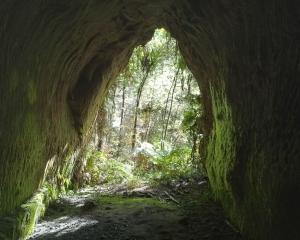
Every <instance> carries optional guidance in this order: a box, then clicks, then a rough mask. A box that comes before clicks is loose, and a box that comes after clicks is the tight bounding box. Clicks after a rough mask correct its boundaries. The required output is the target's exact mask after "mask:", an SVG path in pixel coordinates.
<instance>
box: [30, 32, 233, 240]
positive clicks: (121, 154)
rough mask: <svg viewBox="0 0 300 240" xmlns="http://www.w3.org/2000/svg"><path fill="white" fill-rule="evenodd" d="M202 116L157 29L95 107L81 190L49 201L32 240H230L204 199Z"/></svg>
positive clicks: (177, 58) (179, 63)
mask: <svg viewBox="0 0 300 240" xmlns="http://www.w3.org/2000/svg"><path fill="white" fill-rule="evenodd" d="M202 115H203V108H202V105H201V93H200V91H199V87H198V85H197V82H196V81H195V79H194V77H193V75H192V73H191V72H190V71H189V69H188V68H187V66H186V64H185V62H184V60H183V57H182V56H181V54H180V52H179V49H178V45H177V42H176V41H175V40H174V39H173V38H171V36H170V34H169V33H168V32H166V31H165V30H164V29H158V30H156V31H155V33H154V36H153V38H152V40H151V41H150V42H148V43H147V44H146V45H145V46H139V47H137V48H136V49H135V50H134V51H133V54H132V57H131V59H130V61H129V63H128V65H127V67H126V68H125V70H124V71H123V72H122V73H121V74H120V75H119V77H118V79H117V81H115V83H114V85H113V86H112V87H111V89H110V91H109V93H108V95H107V98H106V102H105V104H104V105H103V106H102V107H101V108H100V109H99V112H98V117H97V119H96V122H95V125H94V128H93V133H94V134H93V136H94V137H93V140H92V141H91V143H90V144H89V146H88V147H87V150H86V153H85V157H84V161H82V162H81V163H82V164H83V165H82V166H80V168H81V169H82V171H80V175H81V176H79V177H77V179H81V182H80V183H79V191H78V192H77V193H75V194H71V195H66V196H63V197H62V198H59V199H58V200H57V201H55V202H53V203H51V204H50V206H49V209H48V211H47V212H46V220H44V221H42V222H40V223H39V224H38V225H37V228H36V230H35V233H34V234H33V236H32V237H31V239H110V240H113V239H132V240H133V239H151V240H152V239H158V240H159V239H202V238H203V239H233V237H235V239H238V238H236V237H237V233H236V232H234V231H233V230H232V228H231V226H230V225H229V224H228V223H227V222H226V221H225V219H224V217H223V216H222V213H221V209H220V208H219V207H218V206H217V205H216V204H215V203H214V202H213V200H212V198H211V196H210V191H209V188H208V184H207V182H206V178H205V174H204V170H203V166H202V162H201V159H202V156H201V152H200V150H199V149H200V145H201V141H202V139H203V135H202V133H201V118H202ZM200 213H201V214H200ZM208 222H210V224H208ZM216 229H217V231H216Z"/></svg>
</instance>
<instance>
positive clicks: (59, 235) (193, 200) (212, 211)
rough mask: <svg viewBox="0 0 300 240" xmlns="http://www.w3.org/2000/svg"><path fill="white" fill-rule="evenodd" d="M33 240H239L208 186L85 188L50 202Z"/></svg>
mask: <svg viewBox="0 0 300 240" xmlns="http://www.w3.org/2000/svg"><path fill="white" fill-rule="evenodd" d="M30 239H31V240H33V239H36V240H38V239H46V240H47V239H76V240H83V239H99V240H198V239H203V240H209V239H213V240H221V239H222V240H227V239H228V240H229V239H230V240H240V239H242V238H241V236H240V234H239V233H238V232H237V231H236V230H235V229H234V227H233V226H232V225H231V224H230V223H229V221H228V220H227V219H226V218H225V217H224V215H223V213H222V210H221V208H220V206H218V204H216V203H215V202H214V201H213V200H212V199H211V198H210V192H209V189H208V187H207V186H203V185H202V184H201V186H200V185H198V186H196V187H191V188H189V189H188V190H187V189H186V188H185V189H184V190H179V189H176V191H174V189H173V190H170V189H168V188H163V189H162V188H160V189H149V188H148V187H143V188H140V189H135V190H132V191H127V190H122V189H121V190H120V189H118V190H117V191H116V190H115V189H114V190H113V191H112V190H111V189H104V188H99V187H98V188H87V189H83V190H81V191H80V192H78V193H76V194H73V195H70V196H65V197H62V198H60V199H58V200H57V201H55V202H53V203H51V204H50V206H49V208H48V210H47V212H46V214H45V216H44V218H43V219H42V220H41V221H40V222H39V223H38V224H37V226H36V229H35V231H34V233H33V235H32V236H31V238H30Z"/></svg>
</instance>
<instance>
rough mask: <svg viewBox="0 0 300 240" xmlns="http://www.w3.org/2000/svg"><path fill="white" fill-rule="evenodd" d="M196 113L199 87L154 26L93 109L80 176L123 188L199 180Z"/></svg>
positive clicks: (175, 49) (198, 111) (166, 37)
mask: <svg viewBox="0 0 300 240" xmlns="http://www.w3.org/2000/svg"><path fill="white" fill-rule="evenodd" d="M202 115H203V109H202V106H201V94H200V91H199V87H198V85H197V82H196V80H195V79H194V77H193V75H192V73H191V72H190V71H189V69H188V68H187V66H186V64H185V62H184V60H183V57H182V56H181V54H180V52H179V49H178V45H177V42H176V40H175V39H173V38H172V37H171V36H170V34H169V33H168V32H167V31H166V30H164V29H157V30H156V31H155V33H154V35H153V38H152V39H151V40H150V41H149V42H148V43H147V44H146V45H144V46H138V47H137V48H135V50H134V51H133V54H132V57H131V59H130V60H129V63H128V65H127V67H126V68H125V69H124V71H123V72H122V73H121V74H120V75H119V77H118V78H117V81H115V83H114V85H113V86H112V87H111V89H110V91H109V94H108V96H107V98H106V101H105V104H104V106H102V107H101V109H100V110H99V113H98V119H97V121H96V126H95V130H94V132H95V140H94V142H93V143H92V144H91V145H90V147H89V150H88V151H89V152H88V157H87V163H86V167H85V170H86V172H85V173H86V175H87V178H86V180H87V181H89V183H90V184H92V185H98V184H101V185H103V184H123V185H125V186H127V187H128V188H129V189H132V188H134V187H141V186H142V185H144V184H145V183H147V184H148V185H153V184H154V185H169V186H170V185H178V184H179V185H180V182H181V183H182V184H188V182H189V181H196V179H197V181H198V180H200V178H202V176H203V171H202V165H201V153H199V145H200V142H201V139H202V136H203V135H202V134H201V117H202ZM97 169H98V170H97ZM199 176H200V177H199Z"/></svg>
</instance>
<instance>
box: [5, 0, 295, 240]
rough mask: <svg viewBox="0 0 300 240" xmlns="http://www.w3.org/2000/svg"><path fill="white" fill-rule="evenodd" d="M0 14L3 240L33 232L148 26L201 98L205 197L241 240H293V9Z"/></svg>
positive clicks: (70, 7)
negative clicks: (163, 34)
mask: <svg viewBox="0 0 300 240" xmlns="http://www.w3.org/2000/svg"><path fill="white" fill-rule="evenodd" d="M0 13H1V15H0V16H1V17H0V19H1V21H0V26H1V30H0V31H1V39H0V43H1V50H2V51H1V53H2V54H1V56H0V62H1V67H0V74H1V75H0V76H1V80H0V81H1V90H0V99H1V102H0V103H1V104H0V106H1V110H0V111H1V114H0V126H1V127H0V136H1V138H0V149H1V151H0V156H1V159H0V162H1V165H0V166H1V167H0V216H1V218H0V238H1V239H19V238H20V236H19V235H20V234H21V233H20V232H21V230H20V229H21V228H22V226H24V224H25V225H26V224H28V225H32V224H33V221H35V220H32V219H34V218H35V216H36V215H38V212H39V211H41V209H40V208H41V207H40V205H39V204H38V205H37V206H35V207H31V206H30V202H32V201H37V202H39V201H42V199H43V196H42V195H43V192H41V190H40V188H41V186H42V184H43V182H44V180H45V179H51V178H53V179H54V178H55V179H56V183H57V184H58V185H63V184H64V183H62V181H63V179H62V178H61V177H60V176H61V175H63V174H68V173H69V172H70V171H72V169H70V166H72V163H74V162H76V161H80V149H81V148H82V147H83V146H84V145H85V143H86V142H87V141H88V140H89V137H90V130H91V126H92V123H93V121H94V120H95V116H96V109H97V108H98V106H99V105H101V104H102V103H103V101H104V97H103V96H104V95H105V93H106V92H107V91H108V89H109V87H110V85H111V84H112V82H113V81H114V79H115V78H116V76H117V75H118V74H119V73H120V71H121V70H122V69H123V68H124V67H125V66H126V64H127V63H128V60H129V58H130V56H131V53H132V51H133V49H134V47H135V46H137V45H139V44H143V43H146V42H147V41H148V40H149V39H150V38H151V37H152V35H153V32H154V30H155V29H156V28H158V27H164V28H165V29H167V30H168V31H169V32H170V33H171V34H172V36H173V37H174V38H176V39H177V41H178V43H179V48H180V51H181V53H182V55H183V56H184V58H185V60H186V62H187V64H188V66H189V68H190V70H191V71H192V73H193V75H194V76H195V77H196V79H197V81H198V83H199V86H200V90H201V92H202V94H203V102H204V107H205V119H204V120H205V127H204V133H205V144H204V146H203V148H205V166H206V169H207V174H208V178H209V182H210V185H211V188H212V190H213V194H214V197H215V199H216V200H217V201H219V202H220V203H221V204H222V206H223V208H224V211H225V212H226V214H227V216H228V217H229V218H230V219H231V221H232V222H233V223H234V224H235V225H236V226H237V228H238V229H239V230H240V231H241V232H242V234H243V236H245V237H246V239H291V240H292V239H298V238H299V236H300V233H299V217H300V212H299V209H300V208H299V206H298V204H299V202H300V194H299V192H300V168H299V166H300V164H299V161H298V160H299V156H300V148H299V146H300V143H299V139H300V138H299V137H300V125H299V122H300V111H299V108H298V105H299V102H300V87H299V86H300V84H299V80H297V79H298V75H299V74H300V44H299V43H300V41H299V40H300V38H299V36H300V32H299V27H298V26H299V24H300V7H299V4H297V1H294V0H290V1H286V2H283V1H274V0H266V1H259V0H253V1H250V0H246V1H233V0H221V1H216V0H212V1H207V0H201V1H200V0H199V1H196V0H187V1H179V0H173V1H172V0H161V1H157V0H155V1H146V0H129V1H123V0H113V1H98V0H91V1H79V0H74V1H58V0H51V1H50V0H45V1H30V2H28V1H27V2H24V1H20V0H13V1H3V2H1V3H0ZM60 188H61V187H60ZM33 199H34V200H33ZM21 206H23V207H21ZM24 206H25V207H24ZM12 213H14V216H15V218H13V217H11V214H12ZM7 216H10V217H7ZM24 234H25V235H26V233H24ZM21 235H22V234H21Z"/></svg>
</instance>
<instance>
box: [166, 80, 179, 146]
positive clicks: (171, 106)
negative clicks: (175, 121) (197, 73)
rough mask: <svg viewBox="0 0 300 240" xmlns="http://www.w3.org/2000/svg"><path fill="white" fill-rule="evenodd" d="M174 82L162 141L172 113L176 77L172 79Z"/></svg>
mask: <svg viewBox="0 0 300 240" xmlns="http://www.w3.org/2000/svg"><path fill="white" fill-rule="evenodd" d="M174 81H175V82H174V86H173V90H172V95H171V104H170V108H169V112H168V118H167V121H166V124H165V129H164V135H163V141H164V140H165V139H166V137H167V131H168V126H169V122H170V117H171V113H172V109H173V102H174V93H175V89H176V86H177V77H175V78H174Z"/></svg>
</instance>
